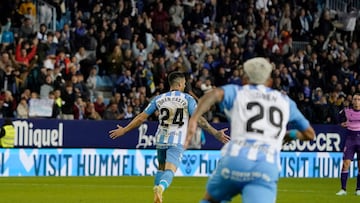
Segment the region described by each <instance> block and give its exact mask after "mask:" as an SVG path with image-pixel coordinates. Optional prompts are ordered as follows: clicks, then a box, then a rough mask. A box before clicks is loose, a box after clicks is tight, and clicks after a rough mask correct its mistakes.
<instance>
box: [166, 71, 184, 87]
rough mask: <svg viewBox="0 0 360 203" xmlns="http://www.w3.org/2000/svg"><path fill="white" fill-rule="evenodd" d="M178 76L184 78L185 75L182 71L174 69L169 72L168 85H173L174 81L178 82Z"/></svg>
mask: <svg viewBox="0 0 360 203" xmlns="http://www.w3.org/2000/svg"><path fill="white" fill-rule="evenodd" d="M180 78H185V75H184V73H182V72H179V71H174V72H171V73H170V74H169V76H168V82H169V85H170V86H171V85H173V84H174V83H175V82H178V79H180Z"/></svg>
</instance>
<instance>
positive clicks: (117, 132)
mask: <svg viewBox="0 0 360 203" xmlns="http://www.w3.org/2000/svg"><path fill="white" fill-rule="evenodd" d="M148 117H149V115H148V114H146V113H145V112H142V113H140V114H139V115H137V116H136V117H135V118H134V119H133V120H132V121H131V122H130V123H129V124H128V125H126V126H125V127H122V126H120V125H117V129H114V130H110V131H109V137H110V138H111V139H115V138H118V137H120V136H123V135H124V134H125V133H127V132H129V131H130V130H132V129H134V128H137V127H139V126H140V125H141V124H142V123H143V122H145V121H146V119H147V118H148Z"/></svg>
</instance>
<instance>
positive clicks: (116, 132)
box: [109, 125, 125, 139]
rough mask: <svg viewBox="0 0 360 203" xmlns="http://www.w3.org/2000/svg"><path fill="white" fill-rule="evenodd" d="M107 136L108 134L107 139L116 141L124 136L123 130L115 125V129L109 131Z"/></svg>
mask: <svg viewBox="0 0 360 203" xmlns="http://www.w3.org/2000/svg"><path fill="white" fill-rule="evenodd" d="M109 134H110V135H109V137H110V138H111V139H116V138H118V137H120V136H123V135H124V134H125V132H124V128H123V127H122V126H120V125H117V129H115V130H110V131H109Z"/></svg>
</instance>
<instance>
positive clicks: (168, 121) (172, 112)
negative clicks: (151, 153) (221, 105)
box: [144, 91, 197, 148]
mask: <svg viewBox="0 0 360 203" xmlns="http://www.w3.org/2000/svg"><path fill="white" fill-rule="evenodd" d="M196 106H197V104H196V101H195V99H194V98H193V97H192V96H190V95H189V94H187V93H184V92H181V91H170V92H166V93H163V94H160V95H158V96H156V97H155V98H154V99H153V100H151V102H150V103H149V105H148V106H147V107H146V108H145V110H144V112H145V113H146V114H148V115H150V114H152V113H154V112H155V111H156V110H158V111H159V125H158V129H157V131H156V135H155V136H156V145H157V147H158V148H159V147H162V146H178V145H184V143H185V139H186V133H187V128H188V122H189V118H190V115H192V113H193V112H194V110H195V109H196Z"/></svg>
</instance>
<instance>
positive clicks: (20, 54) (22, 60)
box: [15, 38, 38, 69]
mask: <svg viewBox="0 0 360 203" xmlns="http://www.w3.org/2000/svg"><path fill="white" fill-rule="evenodd" d="M23 42H24V39H23V38H20V39H19V41H18V44H17V46H16V52H15V60H16V62H17V63H19V65H20V66H22V67H24V69H27V68H28V67H29V66H30V62H31V60H32V59H33V58H34V57H35V54H36V50H37V45H38V40H37V39H34V40H33V41H32V43H33V44H32V46H31V51H30V53H27V50H26V47H25V46H24V45H25V43H26V42H25V43H24V44H23Z"/></svg>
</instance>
